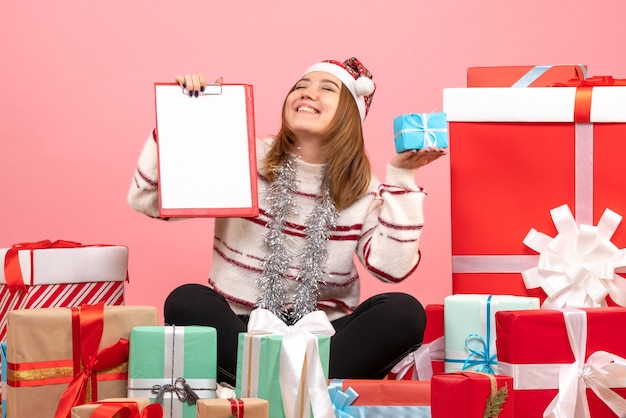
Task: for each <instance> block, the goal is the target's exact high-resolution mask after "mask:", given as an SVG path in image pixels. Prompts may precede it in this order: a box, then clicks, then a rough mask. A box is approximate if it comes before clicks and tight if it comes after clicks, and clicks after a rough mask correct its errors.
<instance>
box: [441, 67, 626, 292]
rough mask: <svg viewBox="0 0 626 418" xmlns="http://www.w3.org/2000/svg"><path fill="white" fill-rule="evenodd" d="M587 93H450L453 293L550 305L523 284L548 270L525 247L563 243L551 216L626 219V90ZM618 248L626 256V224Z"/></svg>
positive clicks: (613, 86) (612, 85)
mask: <svg viewBox="0 0 626 418" xmlns="http://www.w3.org/2000/svg"><path fill="white" fill-rule="evenodd" d="M581 83H585V84H584V85H580V86H578V87H576V86H572V87H567V86H566V87H536V88H459V89H454V88H453V89H445V90H444V97H443V107H444V111H445V112H446V115H447V117H448V122H449V134H450V167H451V173H450V181H451V186H450V188H451V203H452V204H451V208H452V211H451V216H452V227H451V228H452V276H453V277H452V292H453V293H455V294H456V293H477V294H510V295H517V296H537V297H539V298H540V299H541V300H542V301H543V300H544V299H545V297H546V295H545V293H544V292H543V291H542V290H541V289H531V290H529V289H527V288H526V287H525V285H524V282H523V280H522V276H521V272H522V271H524V270H526V269H529V268H532V267H536V266H537V264H538V256H537V254H536V253H535V252H534V251H533V250H531V249H530V248H528V247H526V246H525V245H524V243H523V240H524V237H525V236H526V235H527V233H528V232H529V230H530V229H531V228H535V229H536V230H538V231H542V232H544V233H546V234H548V235H551V236H554V235H555V233H556V230H555V228H554V225H553V222H552V219H551V217H550V213H549V211H550V209H552V208H556V207H559V206H561V205H564V204H567V205H568V206H569V207H570V208H571V209H572V211H573V212H574V214H575V219H576V222H577V223H578V224H587V225H596V224H597V221H598V219H599V218H600V216H601V215H602V213H603V212H604V210H605V209H606V208H610V209H611V210H613V211H614V212H616V213H618V214H622V215H624V214H626V194H624V193H616V192H615V191H616V190H626V176H624V175H621V173H620V168H621V167H622V166H623V155H624V154H625V153H626V141H624V140H623V138H624V137H626V113H624V112H623V108H624V106H625V105H626V87H624V86H621V85H618V84H621V81H619V80H613V79H612V78H610V77H592V78H590V79H587V80H585V81H584V82H581ZM603 83H604V84H606V85H602V84H603ZM594 84H595V85H594ZM592 98H593V100H592ZM539 150H540V151H539ZM612 241H613V243H614V244H615V245H616V246H618V247H619V248H623V247H625V246H626V226H625V225H624V224H622V225H620V226H619V228H617V230H616V232H615V234H614V235H613V238H612Z"/></svg>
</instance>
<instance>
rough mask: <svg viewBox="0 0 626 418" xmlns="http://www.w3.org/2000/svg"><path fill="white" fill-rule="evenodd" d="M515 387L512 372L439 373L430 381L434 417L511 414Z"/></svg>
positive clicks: (480, 417)
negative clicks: (505, 373) (501, 373)
mask: <svg viewBox="0 0 626 418" xmlns="http://www.w3.org/2000/svg"><path fill="white" fill-rule="evenodd" d="M512 387H513V378H512V377H510V376H502V375H491V374H487V373H479V372H470V371H458V372H451V373H441V374H436V375H434V376H433V378H432V381H431V404H432V405H431V409H432V418H450V417H463V418H496V417H497V418H511V417H513V416H514V415H513V408H514V402H513V396H512V393H511V392H512ZM515 403H517V399H515ZM519 416H520V417H528V418H530V417H539V416H540V415H519Z"/></svg>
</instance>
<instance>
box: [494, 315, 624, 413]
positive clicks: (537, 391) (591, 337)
mask: <svg viewBox="0 0 626 418" xmlns="http://www.w3.org/2000/svg"><path fill="white" fill-rule="evenodd" d="M624 323H626V309H624V308H621V307H606V308H584V309H562V310H556V309H536V310H525V311H502V312H498V313H496V333H497V335H498V339H497V341H496V345H497V349H498V361H499V367H500V371H501V372H502V373H503V374H507V375H510V376H513V377H514V381H513V389H514V396H515V416H518V417H541V416H549V417H553V418H583V417H585V418H588V417H594V418H608V417H624V416H626V399H624V398H623V397H624V396H626V359H625V357H626V339H624V338H623V335H622V332H621V331H620V330H621V329H623V324H624Z"/></svg>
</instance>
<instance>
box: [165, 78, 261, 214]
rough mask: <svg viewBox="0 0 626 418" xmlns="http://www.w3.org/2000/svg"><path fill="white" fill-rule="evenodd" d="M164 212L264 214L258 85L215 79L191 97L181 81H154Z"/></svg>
mask: <svg viewBox="0 0 626 418" xmlns="http://www.w3.org/2000/svg"><path fill="white" fill-rule="evenodd" d="M154 95H155V107H156V126H157V132H158V171H159V215H160V216H162V217H182V218H184V217H253V216H257V215H258V214H259V205H258V191H257V181H256V180H257V161H256V136H255V131H254V98H253V88H252V85H249V84H222V85H220V84H210V85H208V86H207V87H206V89H205V91H204V92H203V93H201V94H200V95H199V96H198V97H189V95H188V94H186V92H184V91H181V87H180V86H179V85H178V84H176V83H155V84H154Z"/></svg>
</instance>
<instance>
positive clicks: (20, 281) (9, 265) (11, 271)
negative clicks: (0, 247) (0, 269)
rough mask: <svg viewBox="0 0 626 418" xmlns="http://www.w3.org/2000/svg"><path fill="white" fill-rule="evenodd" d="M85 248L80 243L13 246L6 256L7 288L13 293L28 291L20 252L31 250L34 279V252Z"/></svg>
mask: <svg viewBox="0 0 626 418" xmlns="http://www.w3.org/2000/svg"><path fill="white" fill-rule="evenodd" d="M76 247H83V245H82V244H81V243H79V242H73V241H63V240H57V241H54V242H52V241H50V240H48V239H47V240H43V241H37V242H22V243H19V244H15V245H13V246H12V247H11V248H9V249H8V251H7V253H6V255H5V256H4V277H5V278H6V282H7V287H8V288H9V291H10V292H11V293H15V291H17V290H22V291H26V285H25V284H24V277H22V269H21V268H20V260H19V257H18V252H19V251H20V250H30V275H31V279H32V277H33V274H34V271H33V251H34V250H40V249H44V248H76Z"/></svg>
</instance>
